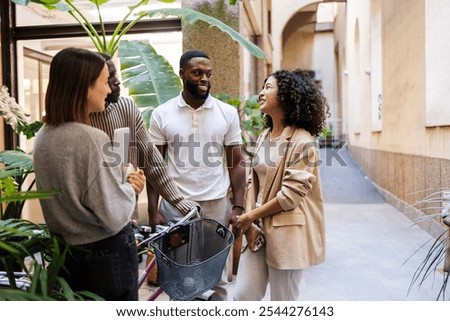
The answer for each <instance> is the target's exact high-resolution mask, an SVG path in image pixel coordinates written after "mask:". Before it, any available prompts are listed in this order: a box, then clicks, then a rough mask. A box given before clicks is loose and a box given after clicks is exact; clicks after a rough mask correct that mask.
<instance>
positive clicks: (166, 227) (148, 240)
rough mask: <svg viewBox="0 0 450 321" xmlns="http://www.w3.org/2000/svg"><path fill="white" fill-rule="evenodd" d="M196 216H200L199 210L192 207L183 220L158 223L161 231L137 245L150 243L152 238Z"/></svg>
mask: <svg viewBox="0 0 450 321" xmlns="http://www.w3.org/2000/svg"><path fill="white" fill-rule="evenodd" d="M194 216H197V218H200V213H199V212H198V209H197V207H194V208H192V209H191V211H190V212H189V213H187V214H186V215H185V216H184V217H183V218H182V219H181V220H179V221H178V222H176V223H173V224H170V225H167V226H164V225H158V227H161V229H160V230H159V231H157V232H156V233H153V234H151V235H150V236H149V237H148V238H146V239H145V240H143V241H141V242H140V243H139V244H138V245H137V246H138V247H139V246H141V245H142V244H144V243H149V242H150V241H151V240H153V239H155V238H156V237H158V236H160V235H161V234H162V233H166V232H170V231H171V230H172V229H174V228H177V227H178V226H180V225H182V224H184V223H185V222H186V221H188V220H190V219H191V218H193V217H194Z"/></svg>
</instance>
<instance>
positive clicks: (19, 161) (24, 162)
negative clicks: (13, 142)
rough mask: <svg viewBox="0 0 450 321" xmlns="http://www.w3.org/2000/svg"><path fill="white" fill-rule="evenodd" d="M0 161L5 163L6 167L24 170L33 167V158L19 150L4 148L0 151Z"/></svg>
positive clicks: (29, 169)
mask: <svg viewBox="0 0 450 321" xmlns="http://www.w3.org/2000/svg"><path fill="white" fill-rule="evenodd" d="M0 163H5V164H6V165H7V166H6V167H5V168H6V169H11V168H20V169H23V170H25V171H31V170H32V169H33V160H32V156H31V155H30V154H27V153H25V152H23V151H21V150H6V151H2V152H0Z"/></svg>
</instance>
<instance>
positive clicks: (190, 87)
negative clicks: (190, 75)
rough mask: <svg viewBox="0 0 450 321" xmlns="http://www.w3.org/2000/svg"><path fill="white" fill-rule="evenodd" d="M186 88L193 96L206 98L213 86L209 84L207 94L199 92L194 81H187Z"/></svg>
mask: <svg viewBox="0 0 450 321" xmlns="http://www.w3.org/2000/svg"><path fill="white" fill-rule="evenodd" d="M185 88H186V91H187V92H189V93H190V94H191V95H192V97H194V98H196V99H206V98H208V95H209V90H210V89H211V86H208V90H207V91H206V93H205V94H201V93H199V92H198V90H197V85H194V83H192V82H190V81H187V82H186V84H185Z"/></svg>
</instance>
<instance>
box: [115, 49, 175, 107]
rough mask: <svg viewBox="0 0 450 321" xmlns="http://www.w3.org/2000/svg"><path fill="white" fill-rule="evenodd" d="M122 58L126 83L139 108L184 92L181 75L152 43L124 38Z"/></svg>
mask: <svg viewBox="0 0 450 321" xmlns="http://www.w3.org/2000/svg"><path fill="white" fill-rule="evenodd" d="M119 59H120V68H121V73H122V83H123V85H124V86H125V87H126V88H128V91H129V95H130V96H131V97H132V98H133V100H134V102H135V103H136V105H137V106H138V107H140V108H144V107H153V108H154V107H157V106H159V105H161V104H162V103H164V102H166V101H168V100H169V99H171V98H173V97H175V96H177V95H178V94H179V93H180V90H181V81H180V78H179V77H178V76H177V75H176V74H175V73H174V71H173V68H172V66H171V65H170V63H169V62H168V61H167V60H166V59H165V58H164V57H163V56H161V55H159V54H158V53H157V52H156V50H155V49H154V48H153V47H152V46H151V45H150V44H148V43H144V42H141V41H137V40H134V41H125V40H124V41H121V43H120V45H119ZM151 110H152V109H150V111H149V112H148V113H149V114H151Z"/></svg>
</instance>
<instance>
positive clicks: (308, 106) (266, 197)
mask: <svg viewBox="0 0 450 321" xmlns="http://www.w3.org/2000/svg"><path fill="white" fill-rule="evenodd" d="M259 103H260V109H261V113H263V114H264V115H265V117H266V129H265V130H264V131H263V132H262V134H261V135H260V136H259V137H258V140H257V143H256V150H255V152H254V154H253V157H252V162H251V174H250V183H249V188H248V192H247V198H246V212H245V214H243V215H241V216H239V218H238V220H237V225H238V228H240V229H241V230H242V231H243V232H244V233H245V240H246V243H247V244H246V245H245V246H244V250H243V252H242V255H241V258H240V263H239V271H238V274H237V279H236V286H235V294H234V300H239V301H240V300H251V301H255V300H261V299H263V297H264V296H265V293H266V288H267V285H268V283H270V300H273V301H294V300H298V299H299V292H300V289H299V287H300V278H301V275H302V271H303V269H305V268H308V267H310V266H313V265H316V264H320V263H322V262H323V261H324V259H325V224H324V209H323V199H322V190H321V187H320V177H319V157H318V148H317V143H316V140H315V138H314V136H317V135H318V134H319V133H320V132H321V130H322V129H323V128H324V126H325V120H326V117H327V114H328V110H329V107H328V104H327V101H326V99H325V97H324V96H323V94H322V93H321V92H320V90H319V89H318V88H317V87H316V85H315V84H314V82H313V81H312V79H311V78H310V77H309V75H308V74H307V73H306V72H304V71H302V70H300V69H297V70H294V71H288V70H279V71H276V72H274V73H272V74H271V75H270V76H269V77H268V78H267V79H266V80H265V82H264V87H263V89H262V91H261V92H260V93H259Z"/></svg>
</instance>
